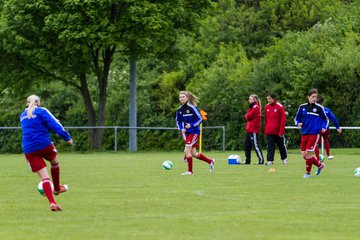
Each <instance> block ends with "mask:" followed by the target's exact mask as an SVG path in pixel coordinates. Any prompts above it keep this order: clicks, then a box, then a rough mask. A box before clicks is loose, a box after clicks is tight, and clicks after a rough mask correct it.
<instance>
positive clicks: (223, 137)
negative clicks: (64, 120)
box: [0, 126, 225, 152]
mask: <svg viewBox="0 0 360 240" xmlns="http://www.w3.org/2000/svg"><path fill="white" fill-rule="evenodd" d="M64 128H65V129H113V130H114V151H115V152H117V150H118V149H117V144H118V138H117V135H118V129H139V130H141V129H142V130H172V131H174V130H176V131H178V128H176V127H128V126H77V127H74V126H69V127H65V126H64ZM2 129H3V130H11V129H14V130H16V129H18V130H19V129H21V127H0V130H2ZM203 129H221V130H222V150H223V151H225V126H212V127H211V126H210V127H203Z"/></svg>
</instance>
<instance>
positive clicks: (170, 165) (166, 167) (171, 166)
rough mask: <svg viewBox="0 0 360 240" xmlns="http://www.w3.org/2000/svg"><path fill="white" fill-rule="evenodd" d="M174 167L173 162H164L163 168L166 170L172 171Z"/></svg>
mask: <svg viewBox="0 0 360 240" xmlns="http://www.w3.org/2000/svg"><path fill="white" fill-rule="evenodd" d="M173 166H174V164H173V163H172V162H171V161H169V160H166V161H165V162H163V164H162V168H163V169H165V170H170V169H172V168H173Z"/></svg>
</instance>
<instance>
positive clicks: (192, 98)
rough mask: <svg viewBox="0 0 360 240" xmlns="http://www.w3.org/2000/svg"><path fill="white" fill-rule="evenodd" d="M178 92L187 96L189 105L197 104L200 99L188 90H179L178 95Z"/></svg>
mask: <svg viewBox="0 0 360 240" xmlns="http://www.w3.org/2000/svg"><path fill="white" fill-rule="evenodd" d="M180 94H185V95H186V97H187V98H188V102H189V103H190V104H191V105H194V106H197V104H198V103H199V102H200V99H199V98H198V97H197V96H195V95H194V94H192V93H191V92H189V91H180V93H179V95H180Z"/></svg>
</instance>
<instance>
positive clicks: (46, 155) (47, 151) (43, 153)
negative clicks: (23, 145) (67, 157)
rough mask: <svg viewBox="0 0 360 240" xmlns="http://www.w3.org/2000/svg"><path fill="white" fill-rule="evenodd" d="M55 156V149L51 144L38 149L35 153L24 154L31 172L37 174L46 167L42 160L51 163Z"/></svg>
mask: <svg viewBox="0 0 360 240" xmlns="http://www.w3.org/2000/svg"><path fill="white" fill-rule="evenodd" d="M56 155H57V151H56V148H55V146H54V145H53V144H51V145H49V146H48V147H46V148H43V149H40V150H38V151H36V152H32V153H28V154H25V158H26V161H27V162H28V164H29V167H30V168H31V171H32V172H37V171H39V170H41V169H43V168H44V167H46V163H45V161H44V159H45V160H48V161H51V160H54V159H55V158H56Z"/></svg>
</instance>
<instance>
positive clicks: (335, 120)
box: [323, 107, 340, 129]
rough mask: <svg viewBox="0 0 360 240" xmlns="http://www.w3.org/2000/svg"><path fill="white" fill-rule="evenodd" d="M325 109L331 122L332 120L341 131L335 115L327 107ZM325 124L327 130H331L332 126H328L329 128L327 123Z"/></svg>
mask: <svg viewBox="0 0 360 240" xmlns="http://www.w3.org/2000/svg"><path fill="white" fill-rule="evenodd" d="M324 109H325V113H326V116H327V117H328V118H329V120H331V121H332V122H333V123H334V124H335V127H336V129H339V128H340V124H339V122H338V120H337V118H336V117H335V115H334V114H333V113H332V112H331V111H330V109H328V108H327V107H324ZM323 124H324V128H325V129H330V124H328V125H327V127H326V122H324V123H323Z"/></svg>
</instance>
